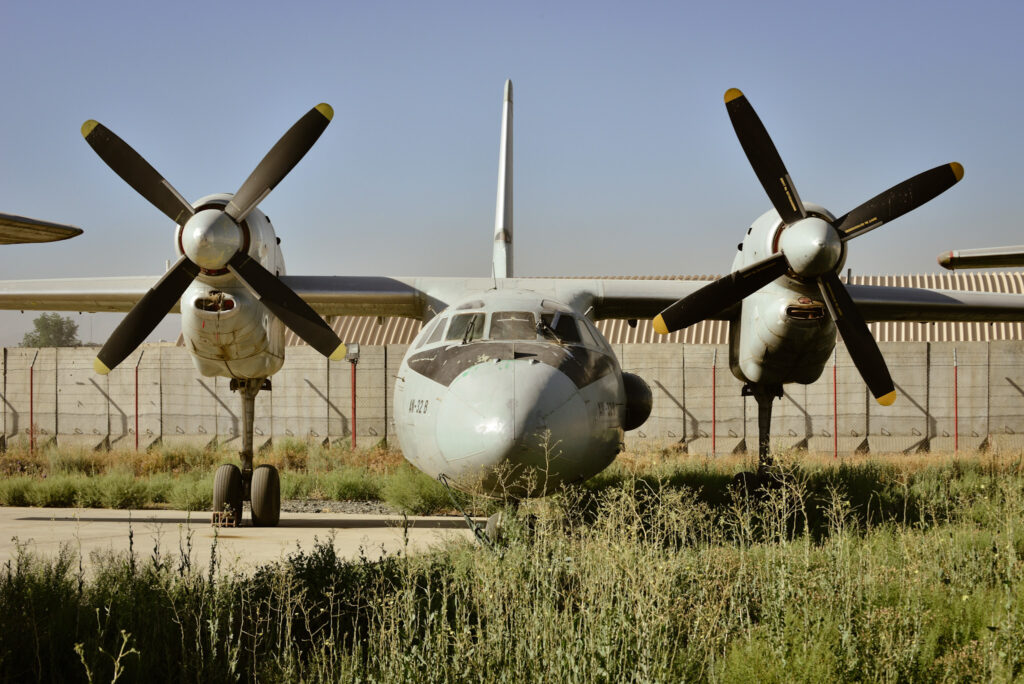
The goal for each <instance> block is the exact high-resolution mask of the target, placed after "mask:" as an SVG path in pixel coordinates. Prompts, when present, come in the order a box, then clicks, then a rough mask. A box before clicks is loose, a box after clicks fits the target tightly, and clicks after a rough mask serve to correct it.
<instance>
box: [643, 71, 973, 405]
mask: <svg viewBox="0 0 1024 684" xmlns="http://www.w3.org/2000/svg"><path fill="white" fill-rule="evenodd" d="M725 107H726V110H727V111H728V113H729V118H730V120H731V121H732V125H733V129H734V130H735V131H736V136H737V137H738V138H739V141H740V145H741V146H742V147H743V151H744V153H745V154H746V155H747V160H748V161H749V162H750V165H751V166H752V167H753V169H754V173H755V174H756V175H757V178H758V180H759V181H760V182H761V186H762V187H763V188H764V190H765V193H767V195H768V199H769V200H770V201H771V203H772V207H773V208H774V209H775V211H776V212H777V213H778V215H779V218H780V219H781V220H782V223H783V226H782V227H781V228H780V231H781V234H780V236H779V252H777V253H776V254H773V255H772V256H770V257H767V258H766V259H762V260H761V261H758V262H756V263H754V264H750V265H748V266H744V267H743V268H741V269H739V270H738V271H735V272H733V273H730V274H729V275H727V276H724V277H723V278H719V279H718V280H716V281H714V282H712V283H710V284H708V285H706V286H704V287H703V288H701V289H700V290H697V291H696V292H694V293H693V294H690V295H689V296H687V297H684V298H683V299H680V300H679V301H677V302H675V303H673V304H671V305H670V306H669V307H667V308H666V309H665V310H664V311H662V312H661V313H660V314H659V315H658V316H657V317H656V318H655V319H654V321H653V324H654V329H655V331H657V332H659V333H661V334H667V333H670V332H673V331H675V330H681V329H682V328H685V327H687V326H690V325H693V324H694V323H697V322H699V321H702V320H704V319H706V318H709V317H711V316H714V315H715V314H717V313H719V312H721V311H723V310H725V309H726V308H728V307H730V306H732V305H734V304H737V303H738V302H740V301H741V300H743V299H744V298H745V297H747V296H748V295H751V294H753V293H754V292H756V291H758V290H760V289H761V288H762V287H764V286H765V285H767V284H768V283H770V282H772V281H773V280H776V279H777V278H779V277H781V276H783V275H785V274H786V273H790V274H792V275H794V276H796V277H798V278H800V279H803V280H808V281H814V282H815V283H817V285H818V288H819V290H821V294H822V297H823V298H824V300H825V303H826V306H827V308H828V311H829V314H830V315H831V317H832V320H833V321H834V322H835V324H836V327H837V328H838V329H839V332H840V334H841V335H842V336H843V341H844V342H845V343H846V347H847V349H848V350H849V352H850V356H851V358H852V359H853V362H854V365H856V366H857V370H858V371H859V372H860V374H861V377H863V378H864V382H865V383H866V384H867V386H868V388H869V389H870V390H871V394H872V395H874V397H875V399H877V400H878V402H879V403H880V404H882V405H884V406H888V405H889V404H891V403H892V402H893V401H895V399H896V392H895V387H894V385H893V382H892V377H891V376H890V375H889V369H888V367H887V366H886V365H885V359H883V358H882V353H881V351H880V350H879V349H878V344H877V343H876V342H875V339H874V338H873V337H872V336H871V331H870V330H868V327H867V323H866V322H865V321H864V318H863V316H861V315H860V312H859V311H857V307H856V306H855V305H854V303H853V299H852V298H851V297H850V294H849V292H847V290H846V287H845V286H844V285H843V283H842V282H841V281H840V280H839V276H838V275H836V269H837V268H838V267H839V265H840V262H841V260H842V256H843V244H844V243H845V242H846V241H847V240H850V239H852V238H855V237H858V236H860V235H863V234H864V233H866V232H868V231H870V230H874V229H875V228H877V227H878V226H880V225H882V224H883V223H888V222H889V221H892V220H894V219H897V218H899V217H900V216H902V215H903V214H905V213H907V212H908V211H911V210H912V209H916V208H917V207H919V206H921V205H922V204H924V203H925V202H928V201H929V200H932V199H934V198H935V197H937V196H938V195H940V194H942V193H943V192H945V191H946V190H948V189H949V188H951V187H952V186H953V185H954V184H956V183H957V181H959V180H960V179H961V178H963V175H964V169H963V167H962V166H961V165H960V164H958V163H956V162H953V163H951V164H943V165H942V166H937V167H935V168H934V169H929V170H928V171H925V172H924V173H920V174H918V175H916V176H914V177H913V178H910V179H908V180H905V181H903V182H902V183H899V184H898V185H895V186H893V187H891V188H889V189H888V190H886V191H885V192H883V193H881V194H879V195H877V196H875V197H873V198H871V199H869V200H868V201H867V202H864V203H863V204H861V205H860V206H858V207H857V208H855V209H853V210H852V211H850V212H849V213H847V214H845V215H844V216H842V217H840V218H838V219H836V220H835V221H832V222H829V221H827V220H825V219H823V218H821V217H819V216H814V215H810V214H809V213H808V211H807V209H806V208H805V206H804V204H803V202H802V201H801V200H800V195H799V194H798V193H797V191H796V186H794V185H793V180H792V179H791V178H790V176H789V172H788V171H787V170H786V165H785V164H783V162H782V157H781V156H779V152H778V150H777V149H776V147H775V143H773V142H772V139H771V137H770V136H769V135H768V131H767V129H765V127H764V124H763V123H762V122H761V119H760V118H759V117H758V116H757V112H755V111H754V108H753V107H752V106H751V104H750V102H749V101H748V100H747V98H746V96H745V95H744V94H743V93H742V92H741V91H739V90H738V89H736V88H730V89H729V90H727V91H726V93H725Z"/></svg>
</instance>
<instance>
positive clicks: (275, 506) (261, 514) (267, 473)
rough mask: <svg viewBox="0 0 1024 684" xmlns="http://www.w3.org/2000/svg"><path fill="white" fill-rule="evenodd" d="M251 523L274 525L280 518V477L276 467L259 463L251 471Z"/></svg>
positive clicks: (264, 525) (257, 525)
mask: <svg viewBox="0 0 1024 684" xmlns="http://www.w3.org/2000/svg"><path fill="white" fill-rule="evenodd" d="M250 493H251V495H252V496H251V497H250V498H251V501H252V524H253V525H255V526H256V527H274V526H275V525H277V523H278V522H279V521H280V520H281V478H280V477H279V476H278V474H277V468H275V467H274V466H272V465H261V466H259V467H258V468H256V470H254V471H252V485H251V486H250Z"/></svg>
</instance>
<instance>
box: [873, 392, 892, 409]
mask: <svg viewBox="0 0 1024 684" xmlns="http://www.w3.org/2000/svg"><path fill="white" fill-rule="evenodd" d="M877 401H878V403H879V404H881V405H882V406H892V402H894V401H896V390H893V391H892V392H889V393H888V394H883V395H882V396H880V397H878V399H877Z"/></svg>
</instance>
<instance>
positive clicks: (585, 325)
mask: <svg viewBox="0 0 1024 684" xmlns="http://www.w3.org/2000/svg"><path fill="white" fill-rule="evenodd" d="M579 323H580V337H582V338H583V344H584V345H585V346H587V347H593V348H594V349H601V350H603V349H604V347H602V346H601V344H600V343H598V341H597V331H596V330H594V329H593V325H592V324H591V322H590V321H588V320H587V319H586V318H581V319H580V321H579Z"/></svg>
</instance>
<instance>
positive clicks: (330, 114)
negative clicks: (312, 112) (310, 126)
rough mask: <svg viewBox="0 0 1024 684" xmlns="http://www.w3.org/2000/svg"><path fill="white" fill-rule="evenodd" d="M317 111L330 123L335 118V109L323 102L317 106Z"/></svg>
mask: <svg viewBox="0 0 1024 684" xmlns="http://www.w3.org/2000/svg"><path fill="white" fill-rule="evenodd" d="M316 111H318V112H320V113H321V114H323V115H324V118H325V119H327V120H328V121H330V120H331V119H333V118H334V107H332V106H331V105H329V104H327V103H326V102H321V103H320V104H318V105H317V106H316Z"/></svg>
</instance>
